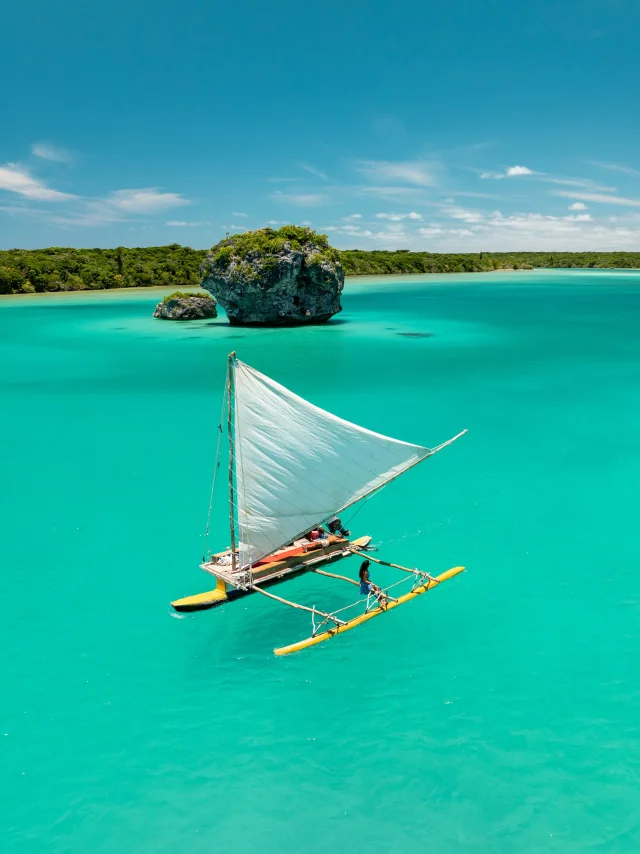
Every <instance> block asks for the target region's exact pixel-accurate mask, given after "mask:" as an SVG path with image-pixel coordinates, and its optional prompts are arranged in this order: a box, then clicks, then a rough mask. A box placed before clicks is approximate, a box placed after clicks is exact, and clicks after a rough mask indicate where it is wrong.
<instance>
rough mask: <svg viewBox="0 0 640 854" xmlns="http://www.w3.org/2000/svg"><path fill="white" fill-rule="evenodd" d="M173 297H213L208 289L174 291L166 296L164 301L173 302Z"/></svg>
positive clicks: (211, 298)
mask: <svg viewBox="0 0 640 854" xmlns="http://www.w3.org/2000/svg"><path fill="white" fill-rule="evenodd" d="M172 299H210V300H213V297H212V296H211V294H210V293H209V292H208V291H174V292H173V293H172V294H169V295H168V296H166V297H164V299H163V300H162V302H171V300H172Z"/></svg>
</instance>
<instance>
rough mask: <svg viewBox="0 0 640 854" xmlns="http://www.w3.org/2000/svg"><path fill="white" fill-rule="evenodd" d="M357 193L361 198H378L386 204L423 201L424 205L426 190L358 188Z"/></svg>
mask: <svg viewBox="0 0 640 854" xmlns="http://www.w3.org/2000/svg"><path fill="white" fill-rule="evenodd" d="M355 192H356V194H357V195H359V196H365V197H367V196H377V197H378V198H380V199H384V200H385V201H386V202H399V203H400V204H409V203H410V202H412V201H413V202H419V201H422V202H423V203H424V190H423V189H421V188H418V187H378V186H373V187H356V188H355Z"/></svg>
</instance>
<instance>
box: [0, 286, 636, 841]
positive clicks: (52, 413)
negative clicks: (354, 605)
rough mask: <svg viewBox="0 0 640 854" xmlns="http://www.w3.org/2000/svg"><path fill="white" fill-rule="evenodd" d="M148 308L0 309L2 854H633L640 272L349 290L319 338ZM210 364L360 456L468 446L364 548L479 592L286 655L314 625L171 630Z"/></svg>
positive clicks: (407, 486) (97, 299)
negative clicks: (163, 318)
mask: <svg viewBox="0 0 640 854" xmlns="http://www.w3.org/2000/svg"><path fill="white" fill-rule="evenodd" d="M157 299H158V292H149V291H147V292H135V293H124V294H123V293H111V294H81V295H53V296H50V297H29V298H26V297H25V298H15V299H12V298H3V300H2V302H0V359H1V364H2V366H3V370H2V374H1V376H0V393H1V400H2V414H3V417H2V419H1V420H0V431H1V443H0V447H1V449H2V451H1V457H0V463H1V478H2V480H1V482H2V484H3V488H2V493H1V495H0V525H1V529H2V558H3V560H2V564H3V572H2V581H3V585H2V587H3V598H4V607H3V613H2V620H1V624H0V625H1V628H0V660H1V662H2V685H3V688H2V701H1V719H0V723H1V726H0V736H1V741H0V747H1V748H2V751H1V755H0V797H1V803H2V810H1V811H0V838H3V839H4V840H8V845H5V846H3V847H4V850H5V851H7V850H8V851H11V852H13V851H16V852H17V851H20V852H21V854H31V852H41V851H42V852H44V851H46V852H71V851H73V852H89V851H90V852H95V854H112V852H116V854H119V852H122V851H132V852H133V851H135V852H167V854H173V852H176V851H188V852H189V854H200V852H207V854H208V852H215V851H225V852H245V851H250V850H254V851H264V852H283V854H288V853H289V852H301V851H302V852H309V854H316V852H318V854H320V852H326V851H327V850H329V849H330V848H334V847H339V848H341V849H345V850H350V851H380V852H407V853H408V854H412V852H424V851H430V852H434V854H461V852H464V854H467V853H468V852H483V854H486V852H491V854H494V852H495V854H514V852H517V854H525V852H526V854H529V852H543V851H544V852H563V854H564V852H585V851H597V852H615V854H624V852H637V851H638V850H639V848H640V827H639V825H638V816H639V815H640V753H639V747H640V707H639V690H638V660H639V654H640V580H639V578H638V547H637V544H636V541H635V535H636V532H637V527H638V526H637V516H638V489H639V486H640V444H639V442H638V435H639V430H640V335H639V334H638V328H639V326H638V323H639V319H640V274H637V273H630V272H624V273H622V272H621V273H616V272H598V271H569V272H562V271H542V272H532V273H518V274H499V275H495V276H484V275H483V276H480V275H475V276H448V277H429V278H428V279H422V280H420V279H415V278H407V279H394V280H384V281H381V280H368V281H367V280H359V281H356V282H352V283H350V284H349V285H348V287H347V291H346V294H345V298H344V307H345V310H344V312H343V313H342V315H340V317H339V319H337V320H336V321H335V322H333V323H330V324H328V325H327V326H322V327H317V328H309V329H285V330H256V329H251V330H242V329H231V328H230V327H228V326H227V325H226V324H225V321H224V318H222V319H220V320H219V321H216V322H214V323H212V322H211V321H209V322H206V321H203V322H196V323H193V324H189V325H180V324H170V323H163V322H160V321H157V320H154V319H152V318H151V316H150V315H151V311H152V308H153V305H154V303H155V302H156V301H157ZM402 333H430V336H429V337H423V336H420V335H415V334H414V335H409V336H407V335H405V334H402ZM231 349H236V350H237V351H238V355H239V356H240V358H242V359H243V360H244V361H246V362H248V363H249V364H251V365H254V366H255V367H256V368H258V369H259V370H261V371H264V372H265V373H267V374H269V375H270V376H272V377H274V378H275V379H277V380H279V381H281V382H282V383H284V384H285V385H287V386H289V387H291V388H292V389H293V390H294V391H297V392H299V393H301V394H304V395H305V396H306V397H308V398H310V399H311V400H312V401H313V402H315V403H317V404H318V405H320V406H324V407H327V408H330V409H331V410H332V411H334V412H336V413H337V414H339V415H341V416H343V417H345V418H347V419H350V420H354V421H357V422H359V423H361V424H364V425H366V426H368V427H370V428H372V429H374V430H378V431H381V432H384V433H390V434H392V435H394V436H397V437H399V438H403V439H407V440H409V441H415V442H421V443H425V444H431V445H433V444H436V443H438V442H441V441H443V440H444V439H446V438H448V437H449V436H451V435H453V434H454V433H456V432H458V431H459V430H460V429H462V428H464V427H468V428H469V434H468V435H467V436H465V437H464V438H463V439H461V440H460V441H459V442H457V443H456V444H455V445H454V446H453V447H451V448H449V449H447V450H446V451H444V452H443V453H441V454H439V455H438V456H437V457H435V458H434V459H433V460H430V461H428V462H427V463H425V465H424V466H420V467H418V468H417V469H415V470H414V471H412V472H410V473H408V474H407V475H406V476H405V477H403V478H401V479H400V480H399V481H398V482H397V483H396V484H394V485H392V486H390V487H389V488H388V489H386V490H385V491H383V492H382V493H381V494H380V495H379V496H377V497H376V498H375V499H374V500H372V501H370V502H369V503H368V504H367V505H366V506H365V507H364V508H363V509H362V511H361V512H360V513H359V514H358V516H357V517H356V518H355V519H354V520H353V525H352V527H353V530H354V533H367V532H368V533H371V534H372V535H373V536H374V539H375V541H376V543H377V544H378V546H379V549H380V551H379V556H381V557H383V558H387V559H390V560H394V561H397V562H400V563H409V564H418V565H420V566H421V567H424V568H426V569H428V570H429V571H431V572H433V573H438V572H440V571H442V570H444V569H446V568H448V567H450V566H454V565H456V564H458V563H463V564H465V565H466V566H467V568H468V571H467V572H466V573H464V574H463V575H461V576H458V577H457V578H455V579H453V580H452V581H450V582H447V584H446V585H443V586H442V587H441V588H439V589H437V590H435V591H433V592H432V593H429V594H428V595H427V596H423V597H420V598H419V599H417V600H415V601H414V602H411V603H408V604H407V605H405V606H404V607H402V608H400V609H397V610H395V611H393V612H391V613H389V614H388V615H386V616H384V617H381V618H380V619H377V620H374V621H372V622H370V623H368V624H366V625H364V626H362V627H361V628H359V629H358V630H356V631H353V632H350V633H349V634H346V635H344V636H342V637H339V638H336V639H334V640H332V641H330V642H329V643H326V644H323V645H321V646H318V647H315V648H314V649H311V650H307V651H305V652H303V653H300V654H298V655H294V656H290V657H287V658H276V657H275V656H274V655H273V653H272V650H273V648H274V647H275V646H280V645H282V644H286V643H291V642H293V641H295V640H298V639H301V638H303V637H306V636H307V635H308V634H309V629H310V623H309V621H308V619H307V615H306V614H304V615H303V614H301V613H299V612H294V611H290V610H289V609H285V608H284V607H283V606H280V605H278V604H277V603H274V602H271V601H268V600H266V599H263V598H262V597H250V598H249V599H246V600H243V601H242V602H236V603H234V604H231V605H228V606H225V607H222V608H219V609H217V610H215V611H209V612H205V613H202V614H196V615H187V616H183V617H181V618H180V617H177V616H176V615H173V614H172V613H171V611H170V609H169V607H168V603H169V601H170V600H171V599H173V598H176V597H178V596H182V595H187V594H190V593H196V592H200V591H202V590H206V589H207V588H208V587H210V586H211V584H210V583H208V581H207V577H206V576H204V575H203V574H202V573H201V572H200V571H199V569H198V562H199V559H200V557H201V553H202V532H203V528H204V524H205V517H206V511H207V506H208V500H209V488H210V479H211V470H212V463H213V443H214V439H215V427H216V424H217V423H218V417H219V407H220V392H221V388H222V381H223V375H224V370H225V358H226V355H227V353H228V352H229V351H230V350H231ZM223 498H224V496H223ZM220 508H221V512H220V516H219V519H220V524H219V526H218V529H217V530H218V531H219V534H218V535H217V538H216V539H215V541H216V542H217V544H219V545H221V546H225V545H226V544H227V541H228V534H227V530H226V521H225V519H224V517H223V508H222V505H220ZM347 570H348V571H349V572H355V571H356V570H357V562H356V561H355V560H354V562H353V563H350V562H346V561H345V562H344V563H343V564H341V571H347ZM373 577H374V580H376V581H379V582H380V581H382V582H387V581H389V580H391V578H392V577H395V576H393V574H392V573H390V572H384V571H380V570H376V572H375V573H373ZM345 587H346V585H345ZM279 590H280V591H284V588H282V587H281V588H279ZM286 590H287V595H290V596H291V597H292V598H294V599H298V600H299V601H303V602H306V603H308V604H316V605H318V606H319V607H322V606H323V605H326V606H338V605H339V604H341V603H344V604H346V603H347V602H348V601H349V599H350V598H352V597H351V594H350V592H349V590H347V591H345V590H344V589H343V587H341V586H339V583H338V582H332V581H330V580H329V579H326V578H322V577H318V576H313V577H311V578H308V577H301V578H298V579H295V580H292V581H290V582H289V583H288V584H287V585H286ZM256 598H257V599H258V600H259V601H255V600H256Z"/></svg>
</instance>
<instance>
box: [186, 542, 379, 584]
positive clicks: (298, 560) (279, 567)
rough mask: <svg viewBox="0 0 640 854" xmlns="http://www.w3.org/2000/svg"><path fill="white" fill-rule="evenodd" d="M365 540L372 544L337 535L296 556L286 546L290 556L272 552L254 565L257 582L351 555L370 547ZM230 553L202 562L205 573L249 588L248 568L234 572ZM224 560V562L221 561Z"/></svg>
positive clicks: (254, 580)
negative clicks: (355, 549)
mask: <svg viewBox="0 0 640 854" xmlns="http://www.w3.org/2000/svg"><path fill="white" fill-rule="evenodd" d="M364 539H366V540H367V543H368V542H369V541H370V539H371V538H370V537H367V538H362V537H361V538H359V539H358V540H354V541H353V542H351V541H350V540H348V539H346V538H336V539H335V540H334V541H333V542H331V543H327V545H326V546H321V547H320V548H317V549H313V550H310V551H307V552H303V551H300V552H299V553H297V554H293V555H292V554H291V549H283V550H282V551H283V552H285V553H286V554H287V556H283V557H282V559H278V553H277V552H276V553H275V554H274V555H270V558H272V559H271V560H268V561H266V562H265V561H258V563H257V564H255V565H254V566H253V568H252V576H253V583H254V584H262V583H264V582H267V581H272V580H273V579H275V578H280V577H281V576H283V575H287V574H288V573H290V572H298V571H300V570H301V569H305V568H306V567H307V566H313V565H315V564H317V563H325V562H326V561H328V560H333V559H334V558H338V557H346V556H347V555H349V554H351V551H352V549H353V548H363V547H366V544H364V543H363V540H364ZM230 555H231V553H230V552H228V551H227V552H221V553H219V554H217V555H213V558H214V559H213V560H211V561H208V562H206V563H202V564H200V568H201V569H203V570H204V571H205V572H208V573H210V574H211V575H214V576H215V577H216V578H220V579H221V580H222V581H224V582H225V584H228V585H230V586H231V587H235V588H239V589H243V588H244V587H246V578H247V573H246V570H243V569H236V571H235V573H234V572H233V569H232V567H231V563H230V561H229V562H228V563H227V562H226V560H224V559H225V558H226V559H227V560H229V558H230ZM221 559H222V560H223V561H224V562H221Z"/></svg>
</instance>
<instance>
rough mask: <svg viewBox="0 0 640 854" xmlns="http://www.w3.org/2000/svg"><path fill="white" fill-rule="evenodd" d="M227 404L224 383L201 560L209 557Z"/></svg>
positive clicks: (203, 560)
mask: <svg viewBox="0 0 640 854" xmlns="http://www.w3.org/2000/svg"><path fill="white" fill-rule="evenodd" d="M226 406H227V388H226V384H225V390H224V392H223V394H222V409H221V411H220V423H219V424H218V441H217V444H216V458H215V459H216V461H215V465H214V468H213V478H212V480H211V495H210V497H209V513H208V514H207V527H206V528H205V532H204V555H203V556H202V562H203V563H204V562H205V560H207V559H208V558H209V533H210V531H211V512H212V510H213V496H214V493H215V489H216V477H217V475H218V469H219V468H220V447H221V445H222V434H223V427H222V424H223V422H224V412H225V409H226Z"/></svg>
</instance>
